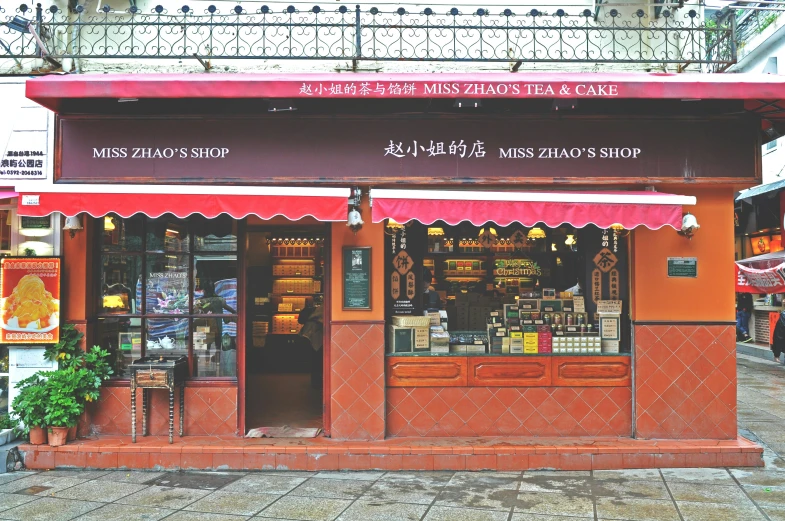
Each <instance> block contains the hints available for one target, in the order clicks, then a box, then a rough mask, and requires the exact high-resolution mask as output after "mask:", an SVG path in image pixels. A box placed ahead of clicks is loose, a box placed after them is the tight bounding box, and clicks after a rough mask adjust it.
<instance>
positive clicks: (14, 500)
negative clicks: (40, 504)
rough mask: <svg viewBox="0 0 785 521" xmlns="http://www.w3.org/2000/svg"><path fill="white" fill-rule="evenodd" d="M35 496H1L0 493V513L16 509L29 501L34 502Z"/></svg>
mask: <svg viewBox="0 0 785 521" xmlns="http://www.w3.org/2000/svg"><path fill="white" fill-rule="evenodd" d="M36 499H37V498H36V496H26V495H22V494H3V493H0V511H2V510H8V509H9V508H14V507H18V506H19V505H24V504H25V503H29V502H31V501H35V500H36Z"/></svg>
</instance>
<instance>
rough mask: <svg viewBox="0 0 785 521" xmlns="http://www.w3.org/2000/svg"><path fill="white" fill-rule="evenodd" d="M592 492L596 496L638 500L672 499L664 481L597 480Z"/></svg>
mask: <svg viewBox="0 0 785 521" xmlns="http://www.w3.org/2000/svg"><path fill="white" fill-rule="evenodd" d="M592 492H593V493H594V495H596V496H609V497H626V498H633V499H635V498H637V499H670V496H669V495H668V489H667V488H665V483H663V482H662V480H658V481H625V480H595V481H594V483H593V485H592Z"/></svg>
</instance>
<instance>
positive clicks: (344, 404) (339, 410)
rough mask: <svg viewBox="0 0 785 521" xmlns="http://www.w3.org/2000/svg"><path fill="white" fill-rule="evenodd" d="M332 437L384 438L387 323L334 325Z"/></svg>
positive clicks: (331, 383)
mask: <svg viewBox="0 0 785 521" xmlns="http://www.w3.org/2000/svg"><path fill="white" fill-rule="evenodd" d="M331 335H332V342H331V346H330V347H331V365H332V373H331V375H330V378H331V380H330V391H331V392H330V395H331V400H332V401H331V404H330V415H331V422H330V428H331V436H332V438H333V439H336V440H381V439H383V438H384V323H374V324H367V323H362V324H346V323H333V324H332V331H331Z"/></svg>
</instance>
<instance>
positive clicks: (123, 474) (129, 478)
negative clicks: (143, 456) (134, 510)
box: [101, 470, 166, 483]
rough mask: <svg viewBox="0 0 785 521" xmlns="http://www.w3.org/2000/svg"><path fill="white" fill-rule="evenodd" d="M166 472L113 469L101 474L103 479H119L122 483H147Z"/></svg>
mask: <svg viewBox="0 0 785 521" xmlns="http://www.w3.org/2000/svg"><path fill="white" fill-rule="evenodd" d="M164 474H166V473H165V472H147V471H143V470H113V471H111V472H109V473H107V474H104V475H103V476H101V479H102V480H108V481H119V482H122V483H146V482H148V481H152V480H155V479H157V478H160V477H161V476H163V475H164Z"/></svg>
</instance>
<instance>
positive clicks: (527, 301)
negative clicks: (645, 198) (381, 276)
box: [385, 221, 631, 356]
mask: <svg viewBox="0 0 785 521" xmlns="http://www.w3.org/2000/svg"><path fill="white" fill-rule="evenodd" d="M385 233H386V234H387V236H388V237H387V247H386V250H387V259H386V266H387V288H386V292H387V306H386V311H387V323H388V338H387V351H388V356H495V355H503V356H526V355H538V356H542V355H593V356H603V355H613V356H619V355H625V354H629V353H630V348H631V346H630V333H629V331H630V323H629V318H628V317H629V313H628V309H629V281H628V274H629V269H628V266H629V263H628V258H629V254H628V236H629V233H630V232H629V230H625V229H624V228H623V227H621V226H614V227H611V228H608V229H600V228H597V227H595V226H587V227H585V228H581V229H575V228H573V227H572V226H570V225H563V226H559V227H557V228H549V227H547V226H544V225H542V224H539V225H535V226H529V227H524V226H521V225H518V224H513V225H510V226H498V225H496V224H494V223H492V222H489V223H486V224H485V225H483V226H473V225H470V224H460V225H457V226H450V225H448V224H447V223H445V222H440V221H437V222H435V223H433V224H431V225H427V226H426V225H423V224H420V223H419V222H416V221H412V222H410V223H408V224H406V225H401V224H398V223H395V222H394V221H388V222H387V223H386V226H385Z"/></svg>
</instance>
